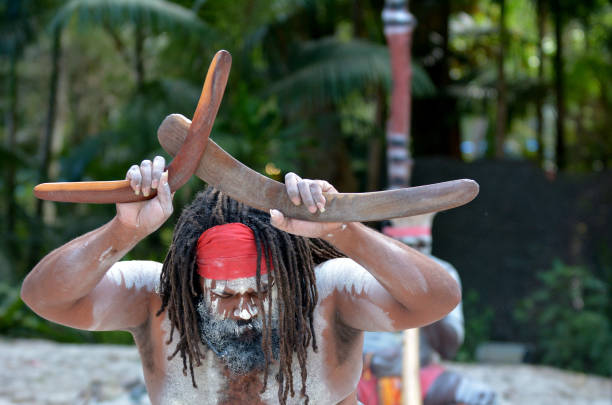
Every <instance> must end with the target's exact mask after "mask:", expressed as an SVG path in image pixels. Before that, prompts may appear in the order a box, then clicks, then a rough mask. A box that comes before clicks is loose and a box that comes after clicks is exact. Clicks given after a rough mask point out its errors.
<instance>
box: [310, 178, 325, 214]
mask: <svg viewBox="0 0 612 405" xmlns="http://www.w3.org/2000/svg"><path fill="white" fill-rule="evenodd" d="M310 194H312V199H313V200H314V202H315V204H316V205H317V208H319V211H321V212H325V197H323V189H322V188H321V184H319V182H318V181H313V182H312V183H310Z"/></svg>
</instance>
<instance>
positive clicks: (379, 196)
mask: <svg viewBox="0 0 612 405" xmlns="http://www.w3.org/2000/svg"><path fill="white" fill-rule="evenodd" d="M188 128H189V120H188V119H187V118H185V117H184V116H182V115H180V114H172V115H169V116H168V117H166V119H164V121H163V122H162V123H161V125H160V126H159V129H158V131H157V138H158V139H159V143H160V144H161V146H162V147H163V148H164V149H165V150H166V152H168V153H169V154H170V155H174V154H175V153H176V152H177V151H178V150H179V149H180V148H181V145H182V143H183V139H185V137H186V135H187V129H188ZM195 174H196V176H198V177H199V178H201V179H202V180H204V181H205V182H207V183H208V184H210V185H212V186H215V187H216V188H218V189H219V190H221V191H223V192H225V193H226V194H228V195H229V196H230V197H232V198H234V199H235V200H238V201H241V202H243V203H245V204H247V205H250V206H251V207H254V208H257V209H260V210H262V211H268V210H270V209H273V208H274V209H278V210H279V211H281V212H282V213H283V214H284V215H286V216H288V217H291V218H298V219H304V220H309V221H317V222H351V221H358V222H365V221H380V220H384V219H391V218H399V217H409V216H413V215H419V214H425V213H428V212H435V211H442V210H447V209H450V208H455V207H458V206H460V205H463V204H466V203H468V202H470V201H472V200H473V199H474V198H475V197H476V195H477V194H478V190H479V187H478V183H476V182H475V181H473V180H468V179H462V180H453V181H447V182H444V183H437V184H431V185H427V186H419V187H410V188H403V189H397V190H387V191H378V192H371V193H339V194H328V193H324V195H325V199H326V201H327V202H326V204H325V208H326V209H325V211H324V212H322V213H319V212H317V213H315V214H312V213H310V212H309V211H308V210H307V209H306V208H305V207H304V205H300V206H295V205H293V203H292V202H291V200H290V199H289V197H288V195H287V192H286V191H285V186H284V184H282V183H279V182H277V181H274V180H272V179H269V178H268V177H265V176H263V175H261V174H259V173H257V172H256V171H254V170H251V169H250V168H248V167H247V166H245V165H243V164H242V163H240V162H239V161H237V160H236V159H234V158H233V157H232V156H230V155H229V154H228V153H227V152H225V151H224V150H223V149H222V148H221V147H219V146H218V145H217V144H216V143H215V142H213V141H212V140H210V139H208V145H207V146H206V149H205V150H204V154H203V156H202V159H201V161H200V164H199V166H198V168H197V169H196V171H195Z"/></svg>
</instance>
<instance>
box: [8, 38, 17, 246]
mask: <svg viewBox="0 0 612 405" xmlns="http://www.w3.org/2000/svg"><path fill="white" fill-rule="evenodd" d="M16 48H17V44H14V47H13V50H12V52H11V54H10V58H11V60H10V68H9V75H8V86H7V88H8V106H7V108H6V135H7V141H6V149H7V150H8V152H9V153H15V148H16V139H15V138H16V133H17V80H18V76H17V59H18V54H19V53H18V51H17V49H16ZM15 165H16V162H15V161H14V160H11V161H10V162H8V167H7V171H6V177H5V179H6V180H5V181H6V190H5V193H6V232H7V233H6V235H7V236H8V237H9V238H11V237H12V235H13V232H14V231H15V216H16V214H17V204H16V202H15V172H16V167H15ZM11 251H12V249H11Z"/></svg>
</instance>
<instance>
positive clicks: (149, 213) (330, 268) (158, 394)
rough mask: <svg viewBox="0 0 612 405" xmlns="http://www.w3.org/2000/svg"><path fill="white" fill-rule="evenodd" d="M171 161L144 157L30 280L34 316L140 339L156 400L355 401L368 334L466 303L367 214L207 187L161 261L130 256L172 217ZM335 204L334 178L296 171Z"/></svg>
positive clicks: (417, 322) (295, 188)
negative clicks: (110, 199)
mask: <svg viewBox="0 0 612 405" xmlns="http://www.w3.org/2000/svg"><path fill="white" fill-rule="evenodd" d="M164 167H165V161H164V159H163V158H162V157H159V156H158V157H156V158H155V159H154V160H153V162H151V161H143V162H142V163H141V165H140V166H138V165H134V166H132V168H130V170H129V171H128V174H127V179H128V180H130V184H131V187H132V189H133V190H134V193H136V194H139V193H142V194H143V195H145V196H147V195H149V194H150V193H151V192H152V190H157V196H156V197H155V198H153V199H150V200H148V201H143V202H135V203H124V204H117V214H116V216H115V217H114V218H113V219H112V220H111V221H110V222H108V223H107V224H105V225H103V226H101V227H100V228H98V229H96V230H94V231H92V232H89V233H87V234H85V235H83V236H80V237H79V238H76V239H74V240H72V241H70V242H68V243H67V244H65V245H63V246H61V247H60V248H58V249H56V250H54V251H53V252H51V253H49V254H48V255H47V256H46V257H44V258H43V259H42V260H41V261H40V263H38V264H37V265H36V267H35V268H34V269H33V270H32V271H31V273H30V274H29V275H28V276H27V278H26V279H25V281H24V283H23V287H22V290H21V296H22V298H23V300H24V302H26V303H27V304H28V305H29V306H30V307H31V308H32V309H33V310H34V311H35V312H36V313H38V314H39V315H40V316H42V317H44V318H46V319H49V320H52V321H54V322H57V323H60V324H63V325H67V326H71V327H74V328H79V329H85V330H92V331H96V330H97V331H102V330H126V331H129V332H131V334H132V335H133V336H134V340H135V342H136V345H137V346H138V350H139V352H140V356H141V359H142V364H143V370H144V376H145V383H146V386H147V391H148V393H149V396H150V398H151V402H152V403H153V404H163V405H166V404H168V405H173V404H196V403H197V404H275V403H281V404H285V403H288V404H293V403H311V404H317V405H319V404H356V403H357V399H356V395H355V390H356V387H357V383H358V381H359V377H360V375H361V367H362V355H361V352H362V344H363V331H395V330H403V329H407V328H413V327H418V326H423V325H426V324H429V323H431V322H434V321H436V320H438V319H440V318H442V317H443V316H444V315H446V314H447V313H448V312H450V311H451V310H452V309H453V308H454V307H455V306H456V305H457V304H458V303H459V301H460V291H459V288H458V286H457V283H456V282H455V280H454V279H453V278H452V277H451V276H449V274H448V273H447V272H446V271H445V270H444V269H443V268H442V267H440V266H439V265H438V264H437V263H436V262H435V261H433V260H431V259H429V258H428V257H426V256H425V255H422V254H420V253H419V252H417V251H415V250H413V249H411V248H409V247H406V246H405V245H403V244H401V243H399V242H397V241H395V240H393V239H391V238H388V237H386V236H384V235H382V234H380V233H378V232H376V231H374V230H372V229H370V228H367V227H366V226H364V225H362V224H360V223H315V222H308V221H301V220H296V219H290V218H286V217H284V216H283V214H282V213H281V212H279V211H277V210H271V212H270V213H264V212H261V211H258V210H255V209H252V208H250V207H247V206H245V205H243V204H241V203H238V202H236V201H234V200H232V199H231V198H229V197H228V196H226V195H224V194H223V193H221V192H219V191H218V190H216V189H214V188H212V187H209V188H208V189H207V190H206V191H205V192H203V193H200V194H199V195H198V196H197V197H196V198H195V200H194V202H193V203H192V204H191V205H190V206H188V207H187V208H185V210H184V211H183V213H182V215H181V216H180V218H179V220H178V222H177V225H176V227H175V230H174V236H173V241H172V245H171V247H170V251H169V253H168V255H167V256H166V259H165V261H164V263H163V264H161V263H156V262H151V261H120V259H121V258H122V257H123V256H124V255H125V254H126V253H127V252H128V251H130V249H132V248H133V247H134V246H135V245H136V244H137V243H138V242H139V241H141V240H142V239H143V238H145V237H146V236H147V235H149V234H151V233H152V232H154V231H155V230H156V229H158V228H159V227H160V226H161V225H162V224H163V223H164V221H166V220H167V219H168V217H169V216H170V215H171V214H172V211H173V206H172V194H171V192H170V187H169V185H168V173H167V172H164ZM285 185H286V191H287V193H288V196H289V198H290V199H291V201H292V202H293V203H294V204H296V205H301V204H304V205H305V207H306V208H307V209H308V210H309V211H310V212H311V213H315V212H316V211H317V210H319V211H321V212H322V211H324V210H325V203H326V201H325V198H324V196H323V193H324V192H325V193H336V190H335V189H334V188H333V186H331V185H330V184H329V183H327V182H326V181H322V180H307V179H302V178H300V177H299V176H297V175H296V174H294V173H289V174H287V176H286V177H285Z"/></svg>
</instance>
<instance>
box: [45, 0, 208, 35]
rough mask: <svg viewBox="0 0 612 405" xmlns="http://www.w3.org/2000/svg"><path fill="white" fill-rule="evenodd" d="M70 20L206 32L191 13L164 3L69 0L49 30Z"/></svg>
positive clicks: (128, 0) (80, 22)
mask: <svg viewBox="0 0 612 405" xmlns="http://www.w3.org/2000/svg"><path fill="white" fill-rule="evenodd" d="M73 17H76V19H77V21H78V23H79V25H80V26H82V27H87V26H88V25H91V24H96V25H102V24H108V25H110V26H117V25H122V24H125V23H136V24H143V25H146V26H148V27H151V28H153V29H155V30H159V31H166V30H169V31H186V32H196V33H197V32H206V31H209V29H208V27H207V26H206V25H205V24H204V23H203V22H202V21H201V20H200V19H199V18H198V17H197V15H196V14H195V13H194V12H193V11H191V10H189V9H187V8H184V7H182V6H180V5H178V4H174V3H170V2H168V1H163V0H71V1H69V2H68V3H66V4H65V5H64V6H63V7H62V8H61V9H60V10H59V11H58V12H57V14H56V15H55V17H54V18H53V20H52V21H51V24H50V28H51V29H52V30H54V29H57V28H61V27H64V26H66V25H67V24H68V23H69V22H70V20H71V19H72V18H73Z"/></svg>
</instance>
